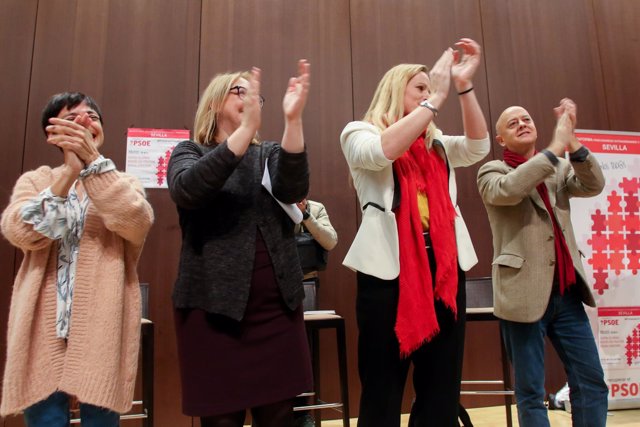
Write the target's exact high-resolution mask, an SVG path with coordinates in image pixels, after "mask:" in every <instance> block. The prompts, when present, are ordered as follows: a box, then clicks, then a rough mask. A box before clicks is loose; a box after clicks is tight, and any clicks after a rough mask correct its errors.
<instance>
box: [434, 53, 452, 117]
mask: <svg viewBox="0 0 640 427" xmlns="http://www.w3.org/2000/svg"><path fill="white" fill-rule="evenodd" d="M453 59H454V56H453V49H452V48H448V49H447V50H445V51H444V52H443V53H442V55H441V56H440V58H439V59H438V60H437V61H436V63H435V64H434V65H433V67H432V68H431V71H430V72H429V82H430V89H431V95H432V96H433V97H436V99H433V98H432V97H429V99H430V100H431V102H433V103H435V104H436V107H438V108H440V106H442V104H443V103H444V100H445V99H447V95H449V87H450V86H451V66H452V65H453Z"/></svg>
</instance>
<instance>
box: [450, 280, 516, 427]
mask: <svg viewBox="0 0 640 427" xmlns="http://www.w3.org/2000/svg"><path fill="white" fill-rule="evenodd" d="M466 291H467V322H473V321H497V320H499V319H498V318H497V317H495V316H494V315H493V285H492V282H491V277H480V278H474V279H467V282H466ZM500 356H501V361H502V379H501V380H482V381H462V382H461V383H462V385H498V386H502V388H501V389H500V390H478V391H460V394H468V395H469V394H470V395H503V396H504V407H505V411H506V416H507V427H512V425H513V420H512V415H511V405H512V396H513V395H514V392H513V388H512V386H511V368H510V366H509V361H508V360H507V353H506V351H505V348H504V341H503V340H502V329H500Z"/></svg>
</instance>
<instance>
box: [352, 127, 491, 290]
mask: <svg viewBox="0 0 640 427" xmlns="http://www.w3.org/2000/svg"><path fill="white" fill-rule="evenodd" d="M437 132H438V133H437V134H436V135H435V138H434V139H437V140H439V141H441V142H442V144H443V148H444V150H443V149H442V148H440V149H438V147H436V151H437V152H438V154H440V156H442V157H443V158H444V160H445V162H447V164H448V165H449V170H450V173H449V196H450V197H451V202H452V203H453V206H454V207H455V210H456V214H457V215H456V218H455V233H456V244H457V249H458V263H459V264H460V268H461V269H462V270H464V271H468V270H469V269H470V268H471V267H473V266H474V265H476V264H477V262H478V258H477V256H476V253H475V250H474V249H473V244H472V243H471V236H470V235H469V231H468V230H467V226H466V224H465V222H464V219H462V214H461V213H460V209H459V208H458V203H457V198H458V189H457V187H456V177H455V168H456V167H460V166H469V165H472V164H474V163H476V162H478V161H480V160H481V159H483V158H484V157H485V156H486V155H487V154H488V153H489V150H490V148H491V144H490V141H489V137H488V136H487V138H484V139H480V140H473V139H469V138H466V137H465V136H448V135H442V132H440V131H439V130H438V131H437ZM381 133H382V131H381V130H380V129H379V128H377V127H376V126H374V125H372V124H371V123H367V122H361V121H358V122H351V123H349V124H348V125H347V126H346V127H345V128H344V130H343V131H342V134H341V135H340V145H341V146H342V153H343V154H344V157H345V158H346V159H347V163H348V164H349V170H350V172H351V176H352V177H353V182H354V185H355V187H356V192H357V194H358V200H359V202H360V208H361V209H364V211H363V214H362V222H361V224H360V227H359V229H358V233H357V234H356V237H355V239H354V240H353V243H352V244H351V247H350V248H349V252H348V253H347V256H346V257H345V259H344V261H343V262H342V264H343V265H345V266H346V267H349V268H350V269H352V270H355V271H360V272H362V273H365V274H368V275H371V276H374V277H378V278H380V279H384V280H392V279H395V278H396V277H398V275H399V274H400V251H399V247H398V227H397V224H396V217H395V214H394V213H393V211H392V210H391V208H392V204H393V191H394V183H393V161H392V160H389V159H388V158H387V157H385V155H384V152H383V151H382V140H381V137H380V135H381ZM370 203H372V204H375V205H369V206H367V207H366V209H365V206H366V205H367V204H370ZM376 206H378V207H376ZM381 209H384V210H381Z"/></svg>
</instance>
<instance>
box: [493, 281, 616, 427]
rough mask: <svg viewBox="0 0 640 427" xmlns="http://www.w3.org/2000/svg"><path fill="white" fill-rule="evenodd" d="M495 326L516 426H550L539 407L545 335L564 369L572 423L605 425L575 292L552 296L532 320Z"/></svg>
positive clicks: (602, 394) (598, 377)
mask: <svg viewBox="0 0 640 427" xmlns="http://www.w3.org/2000/svg"><path fill="white" fill-rule="evenodd" d="M500 326H501V327H502V334H503V337H504V342H505V347H506V349H507V354H508V355H509V358H510V359H511V362H512V364H513V369H514V372H515V393H516V400H517V402H518V422H519V423H520V426H522V427H545V426H549V418H548V416H547V408H546V407H545V406H544V396H545V391H544V337H545V335H547V336H548V337H549V339H550V340H551V343H552V344H553V347H554V348H555V349H556V351H557V352H558V355H559V356H560V359H561V360H562V363H563V364H564V368H565V371H566V372H567V377H568V380H569V390H570V391H569V399H570V400H571V418H572V420H573V425H574V426H579V427H603V426H605V425H606V422H607V396H608V389H607V384H606V383H605V381H604V373H603V371H602V366H601V364H600V358H599V357H598V349H597V347H596V343H595V340H594V338H593V333H592V332H591V326H590V325H589V320H588V318H587V315H586V313H585V311H584V306H583V305H582V302H581V300H580V298H579V297H578V296H577V295H576V294H575V291H574V292H566V293H565V295H564V296H560V295H559V294H557V293H554V294H552V296H551V299H550V300H549V306H548V307H547V310H546V312H545V313H544V315H543V316H542V319H540V320H539V321H537V322H533V323H519V322H510V321H507V320H501V321H500Z"/></svg>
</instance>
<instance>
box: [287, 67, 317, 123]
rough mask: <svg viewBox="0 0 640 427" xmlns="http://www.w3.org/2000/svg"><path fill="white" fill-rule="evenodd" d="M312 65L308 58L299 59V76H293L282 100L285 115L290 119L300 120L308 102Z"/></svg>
mask: <svg viewBox="0 0 640 427" xmlns="http://www.w3.org/2000/svg"><path fill="white" fill-rule="evenodd" d="M310 71H311V65H310V64H309V62H308V61H307V60H306V59H301V60H299V61H298V77H291V78H290V79H289V85H288V86H287V91H286V92H285V94H284V99H283V100H282V110H283V111H284V117H285V118H286V119H287V120H289V121H293V120H299V119H301V118H302V112H303V111H304V107H305V105H306V103H307V96H308V94H309V73H310Z"/></svg>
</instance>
